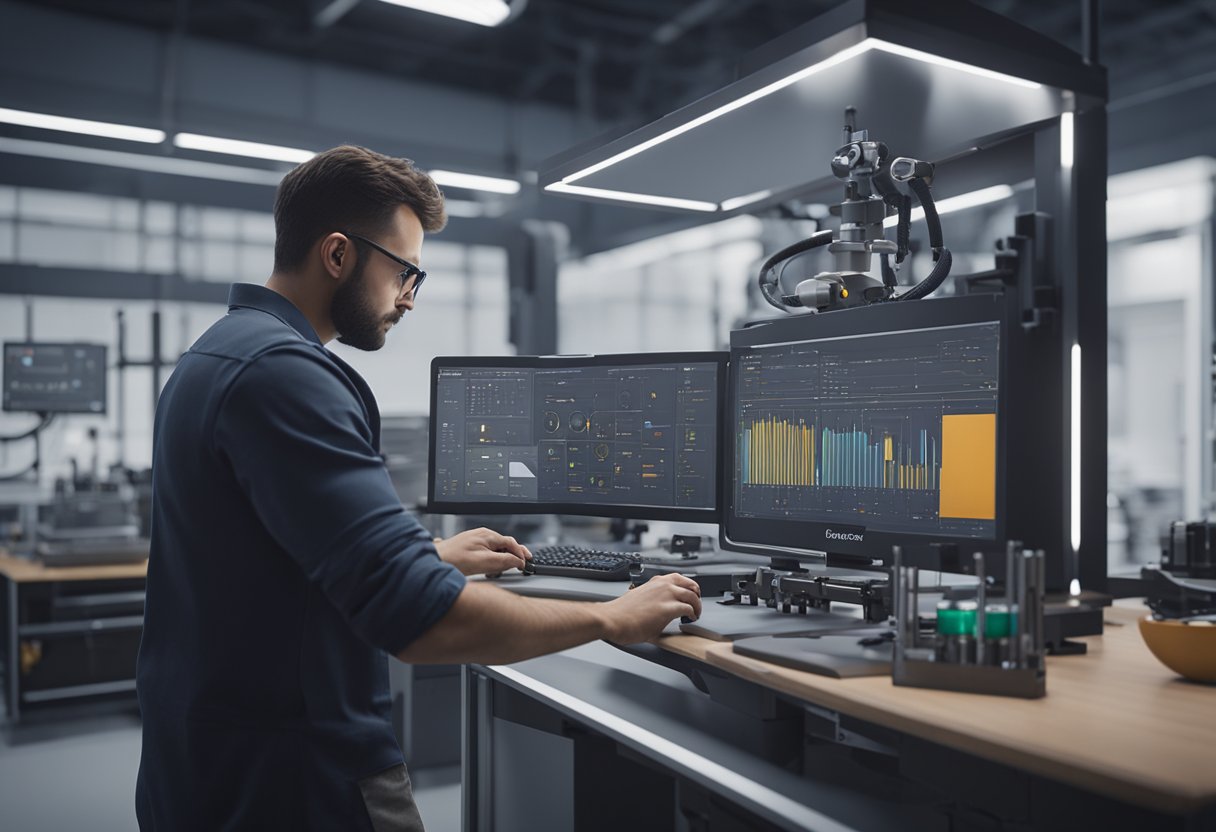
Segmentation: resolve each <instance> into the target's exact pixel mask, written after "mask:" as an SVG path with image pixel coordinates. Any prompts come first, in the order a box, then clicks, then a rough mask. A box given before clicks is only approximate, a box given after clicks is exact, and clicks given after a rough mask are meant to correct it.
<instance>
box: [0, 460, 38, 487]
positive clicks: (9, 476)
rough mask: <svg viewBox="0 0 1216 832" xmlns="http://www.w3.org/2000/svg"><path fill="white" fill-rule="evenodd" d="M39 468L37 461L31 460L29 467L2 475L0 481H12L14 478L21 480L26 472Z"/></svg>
mask: <svg viewBox="0 0 1216 832" xmlns="http://www.w3.org/2000/svg"><path fill="white" fill-rule="evenodd" d="M37 470H38V463H37V461H35V462H31V463H30V464H29V467H28V468H25V469H24V470H21V471H17V472H15V473H12V474H2V475H0V482H12V481H13V480H19V479H21V478H23V477H24V476H25V475H26V474H28V473H30V472H31V471H37Z"/></svg>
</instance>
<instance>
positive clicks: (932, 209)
mask: <svg viewBox="0 0 1216 832" xmlns="http://www.w3.org/2000/svg"><path fill="white" fill-rule="evenodd" d="M908 187H909V188H911V189H912V193H914V194H916V199H917V200H918V201H919V202H920V207H921V208H922V209H924V212H925V227H926V228H928V229H929V247H930V248H932V249H933V250H934V256H933V259H935V260H936V259H937V250H938V249H940V248H942V247H943V246H944V245H945V243H943V242H942V221H941V218H940V217H938V215H937V206H936V205H934V204H933V193H932V192H931V191H930V190H929V185H928V184H927V183H926V182H925V180H923V179H909V180H908Z"/></svg>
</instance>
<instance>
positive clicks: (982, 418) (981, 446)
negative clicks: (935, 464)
mask: <svg viewBox="0 0 1216 832" xmlns="http://www.w3.org/2000/svg"><path fill="white" fill-rule="evenodd" d="M938 514H939V515H940V516H941V517H965V518H968V519H972V520H995V519H996V414H995V413H967V414H957V415H953V416H942V481H941V497H940V503H939V506H938Z"/></svg>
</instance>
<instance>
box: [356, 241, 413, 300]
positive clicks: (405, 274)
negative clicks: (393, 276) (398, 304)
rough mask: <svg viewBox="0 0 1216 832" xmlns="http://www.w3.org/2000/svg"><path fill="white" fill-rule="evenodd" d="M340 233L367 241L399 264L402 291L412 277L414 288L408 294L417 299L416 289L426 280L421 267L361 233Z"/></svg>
mask: <svg viewBox="0 0 1216 832" xmlns="http://www.w3.org/2000/svg"><path fill="white" fill-rule="evenodd" d="M342 233H343V234H345V235H346V236H347V237H350V238H352V239H355V240H358V241H359V242H361V243H367V244H368V245H369V246H371V247H372V248H374V249H375V250H376V251H378V252H380V253H381V254H383V255H384V256H385V257H387V258H388V259H390V260H392V261H393V262H394V263H397V264H398V265H399V266H401V273H400V274H398V275H397V277H398V279H399V280H400V281H401V291H402V292H404V291H405V285H406V284H407V283H409V282H410V278H411V277H412V278H414V288H413V289H412V290H411V291H410V294H411V295H413V296H414V298H415V299H417V297H418V290H419V289H420V288H422V281H424V280H426V272H424V271H423V270H422V269H420V268H418V267H417V266H415V265H414V264H413V263H411V262H410V261H409V260H406V259H405V258H403V257H398V256H397V255H395V254H393V253H392V252H391V251H389V250H388V249H386V248H385V247H384V246H382V245H380V244H379V243H377V242H374V241H372V240H369V239H367V238H366V237H364V236H362V235H359V234H352V233H350V232H349V231H343V232H342Z"/></svg>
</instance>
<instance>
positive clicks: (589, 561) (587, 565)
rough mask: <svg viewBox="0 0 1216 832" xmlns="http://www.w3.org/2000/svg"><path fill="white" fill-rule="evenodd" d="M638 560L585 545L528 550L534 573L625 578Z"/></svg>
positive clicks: (543, 547) (634, 556) (598, 578)
mask: <svg viewBox="0 0 1216 832" xmlns="http://www.w3.org/2000/svg"><path fill="white" fill-rule="evenodd" d="M639 562H640V558H639V556H638V555H636V554H634V553H633V552H609V551H607V550H605V549H591V548H588V547H586V546H541V547H539V548H536V549H533V550H532V561H531V567H532V572H533V573H534V574H536V575H553V576H557V577H563V578H590V579H591V580H593V581H627V580H629V568H630V567H631V566H633V565H634V564H635V563H639Z"/></svg>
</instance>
